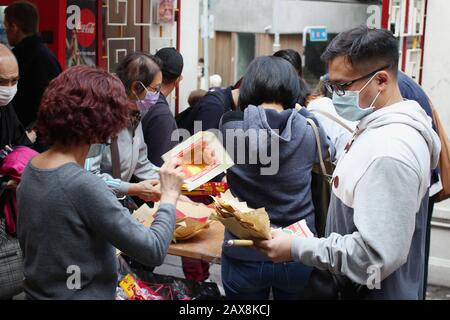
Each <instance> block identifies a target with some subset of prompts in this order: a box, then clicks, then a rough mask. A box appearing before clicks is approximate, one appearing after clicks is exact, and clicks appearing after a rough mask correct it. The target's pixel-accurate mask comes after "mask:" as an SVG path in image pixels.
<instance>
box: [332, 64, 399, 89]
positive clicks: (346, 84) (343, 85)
mask: <svg viewBox="0 0 450 320" xmlns="http://www.w3.org/2000/svg"><path fill="white" fill-rule="evenodd" d="M390 67H391V65H390V64H388V65H386V66H384V67H381V68H379V69H377V70H375V71H372V72H371V73H368V74H366V75H365V76H362V77H360V78H358V79H355V80H351V81H347V82H343V83H335V82H332V81H330V80H325V81H324V86H325V88H326V89H327V90H328V91H329V92H330V93H333V92H336V94H337V95H338V96H343V95H344V94H345V91H346V90H347V89H348V88H349V87H350V86H352V85H353V84H354V83H355V82H358V81H360V80H363V79H367V78H370V77H372V76H374V75H375V74H376V73H377V72H380V71H381V70H384V69H388V68H390Z"/></svg>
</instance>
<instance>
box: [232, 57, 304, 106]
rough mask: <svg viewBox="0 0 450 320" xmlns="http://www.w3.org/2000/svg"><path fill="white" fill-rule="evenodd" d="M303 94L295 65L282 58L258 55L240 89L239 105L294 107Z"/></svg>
mask: <svg viewBox="0 0 450 320" xmlns="http://www.w3.org/2000/svg"><path fill="white" fill-rule="evenodd" d="M299 94H300V85H299V81H298V75H297V73H296V72H295V69H294V68H293V67H292V65H291V64H290V63H289V62H287V61H286V60H284V59H282V58H278V57H273V56H269V57H258V58H256V59H255V60H253V61H252V63H250V65H249V67H248V69H247V72H246V74H245V76H244V78H243V80H242V84H241V87H240V91H239V106H240V108H241V109H242V110H243V109H245V108H247V107H248V106H249V105H255V106H259V105H261V104H262V103H279V104H281V105H282V106H283V108H285V109H288V108H293V107H294V106H295V103H296V102H297V99H298V96H299Z"/></svg>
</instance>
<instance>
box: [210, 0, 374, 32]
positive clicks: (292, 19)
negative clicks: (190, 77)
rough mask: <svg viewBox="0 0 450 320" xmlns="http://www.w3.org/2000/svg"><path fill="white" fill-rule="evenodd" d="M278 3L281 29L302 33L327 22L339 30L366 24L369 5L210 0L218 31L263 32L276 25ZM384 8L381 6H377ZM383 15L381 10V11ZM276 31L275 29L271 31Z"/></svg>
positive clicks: (332, 29) (314, 0) (302, 0)
mask: <svg viewBox="0 0 450 320" xmlns="http://www.w3.org/2000/svg"><path fill="white" fill-rule="evenodd" d="M276 1H278V3H279V19H278V31H279V32H280V33H292V34H296V33H297V34H298V33H302V32H303V29H304V28H305V26H311V25H325V26H327V27H328V32H332V33H338V32H342V31H345V30H348V29H351V28H354V27H357V26H358V25H361V24H366V22H367V19H368V17H369V16H370V13H368V12H367V8H368V7H369V5H370V4H367V3H361V2H355V1H350V2H349V1H342V2H335V1H333V2H330V1H319V0H309V1H307V0H210V6H211V13H212V14H213V15H214V17H215V18H214V28H215V30H217V31H228V32H250V33H263V32H264V28H265V27H266V26H269V25H272V27H273V28H275V27H276V26H274V23H275V22H274V19H273V18H274V17H273V13H274V8H275V2H276ZM378 7H380V8H381V6H378ZM380 17H381V10H380ZM274 31H275V30H274V29H272V30H271V31H270V33H273V32H274Z"/></svg>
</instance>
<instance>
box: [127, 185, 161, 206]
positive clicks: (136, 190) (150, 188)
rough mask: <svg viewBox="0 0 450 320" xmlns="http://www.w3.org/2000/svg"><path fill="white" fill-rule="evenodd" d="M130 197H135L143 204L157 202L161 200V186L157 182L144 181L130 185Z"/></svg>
mask: <svg viewBox="0 0 450 320" xmlns="http://www.w3.org/2000/svg"><path fill="white" fill-rule="evenodd" d="M128 194H129V195H130V196H136V197H139V198H141V199H142V200H144V201H145V202H148V201H151V202H158V201H159V200H160V199H161V185H160V182H159V180H145V181H141V182H139V183H134V184H132V185H130V188H129V190H128Z"/></svg>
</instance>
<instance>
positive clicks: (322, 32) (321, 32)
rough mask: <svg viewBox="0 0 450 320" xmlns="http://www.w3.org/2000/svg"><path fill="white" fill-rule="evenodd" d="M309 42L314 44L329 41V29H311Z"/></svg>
mask: <svg viewBox="0 0 450 320" xmlns="http://www.w3.org/2000/svg"><path fill="white" fill-rule="evenodd" d="M309 40H310V41H312V42H320V41H328V33H327V28H311V29H309Z"/></svg>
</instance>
